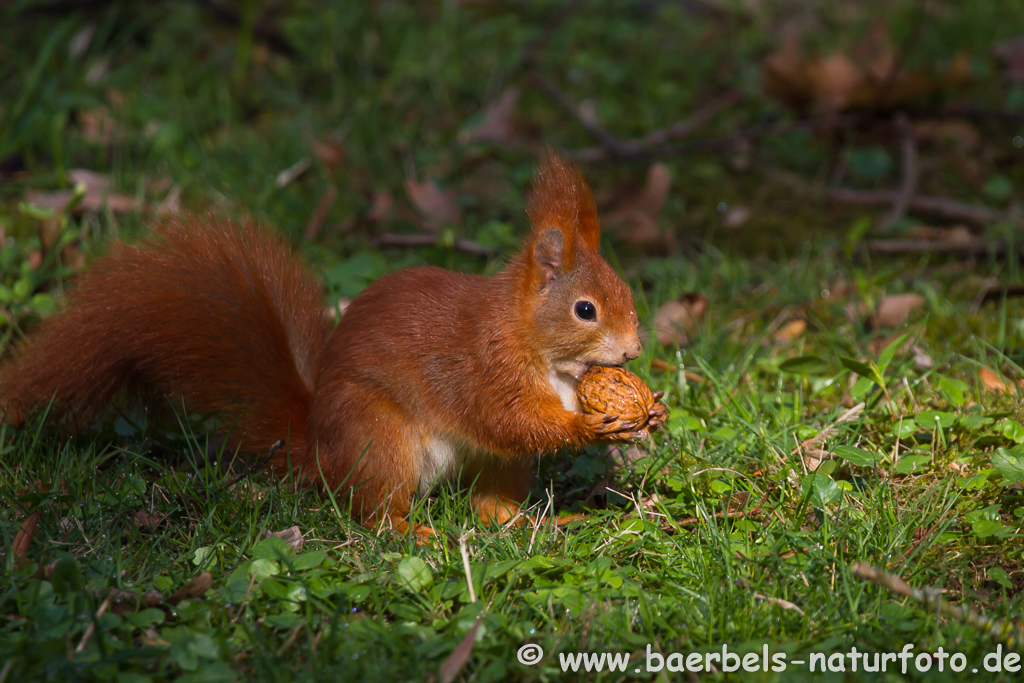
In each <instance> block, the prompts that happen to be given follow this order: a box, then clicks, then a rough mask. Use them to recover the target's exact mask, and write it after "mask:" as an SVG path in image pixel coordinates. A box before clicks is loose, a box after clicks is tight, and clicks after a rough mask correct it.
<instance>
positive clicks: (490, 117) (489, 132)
mask: <svg viewBox="0 0 1024 683" xmlns="http://www.w3.org/2000/svg"><path fill="white" fill-rule="evenodd" d="M518 102H519V89H518V88H515V87H511V88H508V89H507V90H505V92H503V93H502V94H501V97H499V98H498V99H497V100H495V101H494V102H491V103H490V104H488V105H487V106H486V107H484V117H483V120H482V121H481V122H480V125H478V126H477V127H476V128H474V129H472V130H468V131H464V132H462V133H459V142H461V143H462V144H464V145H465V144H470V143H474V142H493V143H496V144H508V143H510V142H512V140H513V139H514V138H515V126H514V124H513V113H514V112H515V109H516V104H517V103H518Z"/></svg>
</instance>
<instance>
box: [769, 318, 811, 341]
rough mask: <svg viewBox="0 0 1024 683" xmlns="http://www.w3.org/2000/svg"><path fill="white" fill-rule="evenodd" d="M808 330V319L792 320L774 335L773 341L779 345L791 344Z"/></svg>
mask: <svg viewBox="0 0 1024 683" xmlns="http://www.w3.org/2000/svg"><path fill="white" fill-rule="evenodd" d="M806 331H807V321H806V320H800V319H797V320H790V321H789V322H788V323H786V324H785V325H783V326H782V327H780V328H779V329H778V331H777V332H776V333H775V334H773V335H772V341H773V342H774V343H775V344H776V345H777V346H785V345H786V344H790V343H792V342H793V341H795V340H796V339H798V338H800V337H802V336H803V334H804V332H806Z"/></svg>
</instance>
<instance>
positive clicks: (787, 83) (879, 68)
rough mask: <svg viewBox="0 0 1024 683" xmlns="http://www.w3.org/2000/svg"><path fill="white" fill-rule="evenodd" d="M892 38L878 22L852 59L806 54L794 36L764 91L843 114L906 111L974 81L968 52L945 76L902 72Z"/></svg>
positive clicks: (773, 59) (799, 105) (768, 66)
mask: <svg viewBox="0 0 1024 683" xmlns="http://www.w3.org/2000/svg"><path fill="white" fill-rule="evenodd" d="M887 34H888V30H887V28H886V27H885V25H884V24H882V23H881V22H879V23H876V24H875V26H873V27H872V29H871V30H870V31H869V32H868V35H867V36H866V37H865V39H864V40H863V41H862V42H861V44H859V45H858V46H857V47H855V48H854V49H853V51H852V55H853V56H852V58H851V57H850V56H847V55H845V54H842V53H833V54H830V55H827V56H825V57H817V56H808V55H805V54H803V51H802V50H801V49H800V47H799V45H798V43H797V41H796V40H795V38H793V37H792V36H791V37H789V38H787V39H786V40H785V41H784V42H783V45H782V47H781V48H780V49H779V51H778V52H776V53H775V54H773V55H770V56H769V57H768V58H767V59H766V60H765V62H764V65H763V67H762V76H761V78H762V87H763V89H764V92H765V94H767V95H769V96H771V97H774V98H775V99H777V100H779V101H780V102H782V103H783V104H785V105H786V106H788V107H789V108H791V109H794V110H796V111H805V110H807V109H814V110H816V111H819V112H824V113H840V112H845V111H851V110H858V109H878V108H883V109H885V108H888V109H892V108H895V107H900V106H906V105H908V104H912V103H915V102H918V101H920V100H922V99H926V98H929V97H933V96H934V95H936V94H939V93H941V92H943V91H945V90H950V89H953V88H958V87H961V86H963V85H964V84H965V83H967V82H969V80H970V76H971V73H970V59H969V56H968V55H966V54H965V53H958V54H957V55H956V56H955V57H954V58H953V60H952V61H951V62H950V64H949V67H948V68H947V70H946V72H945V73H943V74H940V75H934V76H933V75H929V74H927V73H925V72H923V71H920V70H917V71H907V70H905V69H899V68H898V67H897V64H896V59H895V54H894V52H893V49H892V46H891V45H890V43H889V40H888V35H887Z"/></svg>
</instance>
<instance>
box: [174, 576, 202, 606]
mask: <svg viewBox="0 0 1024 683" xmlns="http://www.w3.org/2000/svg"><path fill="white" fill-rule="evenodd" d="M211 588H213V575H212V574H210V572H203V573H202V574H198V575H196V576H193V577H192V580H191V581H189V582H188V583H186V584H185V585H184V586H182V587H181V588H179V589H178V590H176V591H174V592H173V593H171V595H170V596H169V597H168V598H167V604H168V605H177V604H178V603H179V602H181V601H182V600H189V599H192V598H199V597H202V596H203V594H204V593H205V592H206V591H208V590H210V589H211Z"/></svg>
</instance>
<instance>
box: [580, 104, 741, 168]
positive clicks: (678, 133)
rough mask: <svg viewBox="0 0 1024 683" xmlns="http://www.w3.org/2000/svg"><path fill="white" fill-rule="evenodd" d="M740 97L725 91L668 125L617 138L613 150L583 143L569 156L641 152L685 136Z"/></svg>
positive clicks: (596, 158) (583, 159)
mask: <svg viewBox="0 0 1024 683" xmlns="http://www.w3.org/2000/svg"><path fill="white" fill-rule="evenodd" d="M741 97H742V95H741V93H740V92H739V91H735V90H734V91H732V92H728V93H726V94H725V95H723V96H721V97H719V98H717V99H715V100H712V101H711V102H708V103H707V104H705V105H704V106H703V107H700V108H699V109H697V111H695V112H693V114H691V115H690V117H689V118H686V119H683V120H682V121H679V122H677V123H673V124H672V125H671V126H666V127H664V128H659V129H658V130H655V131H652V132H650V133H648V134H647V135H644V136H643V137H640V138H636V139H633V140H617V144H616V146H615V149H614V150H611V149H608V148H607V147H587V148H585V149H581V150H578V151H577V152H574V153H573V158H574V159H576V161H579V162H582V163H590V162H594V161H601V160H602V159H605V158H607V157H608V156H610V154H609V153H610V152H614V156H616V157H618V158H623V157H637V156H644V155H645V154H648V153H649V152H650V151H651V150H652V149H654V148H656V147H658V146H660V145H664V144H666V143H668V142H670V141H672V140H675V139H678V138H682V137H686V136H687V135H689V134H690V133H692V132H693V131H695V130H697V129H698V128H700V127H701V126H703V125H704V124H705V123H707V122H708V121H710V120H711V119H712V118H714V116H715V114H717V113H718V112H720V111H721V110H722V109H725V108H726V107H729V106H731V105H733V104H736V102H738V101H739V100H740V98H741Z"/></svg>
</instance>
